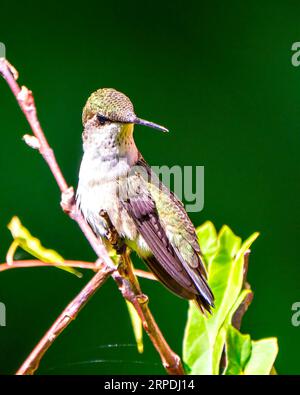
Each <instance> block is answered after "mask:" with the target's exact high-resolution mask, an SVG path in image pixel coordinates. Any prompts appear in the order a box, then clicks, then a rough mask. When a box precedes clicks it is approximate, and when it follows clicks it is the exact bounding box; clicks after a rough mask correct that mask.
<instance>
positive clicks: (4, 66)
mask: <svg viewBox="0 0 300 395" xmlns="http://www.w3.org/2000/svg"><path fill="white" fill-rule="evenodd" d="M0 74H1V75H2V76H3V78H4V79H5V81H6V82H7V84H8V85H9V87H10V89H11V91H12V93H13V94H14V96H15V97H16V99H17V101H18V104H19V106H20V108H21V110H22V111H23V113H24V115H25V117H26V119H27V121H28V123H29V125H30V127H31V129H32V132H33V135H34V136H24V140H25V142H26V143H27V144H28V145H29V146H30V147H32V148H35V149H38V150H39V152H40V154H41V155H42V156H43V158H44V160H45V161H46V163H47V164H48V166H49V168H50V170H51V172H52V175H53V176H54V178H55V180H56V183H57V185H58V187H59V189H60V191H61V193H62V201H61V205H62V208H63V209H64V211H65V212H66V213H67V214H68V215H69V216H70V217H71V218H72V219H73V220H75V221H76V222H77V224H78V225H79V227H80V229H81V231H82V232H83V234H84V236H85V237H86V239H87V240H88V242H89V243H90V245H91V247H92V248H93V250H94V251H95V253H96V255H97V256H98V258H99V260H100V261H101V264H102V265H104V266H102V270H104V271H105V273H108V274H107V276H109V275H112V277H113V278H114V280H115V281H116V283H117V284H118V287H119V289H120V290H121V292H122V295H123V296H124V297H125V298H126V299H127V300H130V301H131V302H132V304H133V305H134V306H135V308H136V309H137V312H138V314H139V316H140V318H141V319H142V321H143V324H144V328H145V329H146V330H147V333H148V334H149V336H150V338H151V340H152V342H153V344H154V346H155V348H156V349H157V350H158V351H159V354H160V356H161V359H162V362H163V365H164V367H165V368H166V370H167V372H168V373H170V374H184V370H183V367H182V364H181V361H180V358H179V357H178V356H177V355H176V354H175V353H174V352H173V351H172V350H171V348H170V347H169V346H167V347H166V345H167V342H166V340H165V339H164V337H163V335H162V333H161V331H160V330H159V328H158V326H157V324H156V323H155V321H154V318H153V316H152V314H151V313H150V310H149V308H148V309H147V310H145V309H144V308H143V307H142V305H143V304H141V303H140V302H138V303H137V301H138V296H139V295H137V293H136V292H135V291H134V288H135V283H134V282H133V283H130V281H131V279H129V280H128V279H124V278H123V277H122V276H120V274H119V273H118V272H117V271H116V270H115V265H114V263H113V262H112V260H111V259H110V257H109V255H108V253H107V251H106V249H105V247H104V245H103V243H102V242H101V240H100V239H99V238H97V237H96V236H95V234H94V233H93V231H92V230H91V228H90V226H89V225H88V224H87V222H86V221H85V220H84V218H83V216H82V214H81V212H80V211H79V210H77V208H76V203H75V199H74V191H73V188H72V187H69V186H68V184H67V182H66V180H65V178H64V176H63V174H62V171H61V170H60V167H59V165H58V163H57V161H56V158H55V155H54V152H53V150H52V149H51V147H50V146H49V144H48V141H47V139H46V137H45V134H44V132H43V130H42V128H41V125H40V123H39V120H38V117H37V112H36V107H35V103H34V98H33V95H32V92H31V91H29V90H28V89H27V88H26V87H24V86H23V87H22V88H20V86H19V85H18V83H17V82H16V79H17V72H16V70H15V68H14V67H13V66H11V65H10V64H9V63H8V62H7V61H6V60H5V59H4V58H1V59H0ZM100 276H101V272H97V273H96V274H95V276H94V278H93V279H92V280H91V281H90V282H89V283H88V284H87V285H86V287H85V288H84V289H83V291H82V292H85V295H87V297H86V298H84V299H83V301H82V303H81V301H80V299H79V300H77V298H75V299H74V300H73V302H71V304H70V305H69V306H68V307H67V309H68V308H69V309H70V310H71V311H72V314H73V315H71V317H72V316H76V314H77V313H78V311H79V310H80V309H81V308H82V306H83V305H84V304H85V303H86V302H87V300H88V299H89V297H90V296H91V295H93V294H94V293H95V291H96V290H97V288H98V287H100V286H101V284H102V283H101V281H98V279H99V277H100ZM93 280H94V281H93ZM80 295H82V293H80V294H79V295H78V296H80ZM64 313H65V311H64V312H63V313H62V314H64ZM67 313H68V310H67ZM65 317H66V316H65V315H64V316H62V315H61V316H60V317H59V318H58V320H56V322H55V323H54V324H53V326H52V327H51V328H50V334H52V333H54V335H55V336H54V337H53V340H55V338H56V337H57V336H58V335H59V334H60V333H61V331H62V330H63V329H64V328H65V327H66V326H67V325H68V324H69V321H70V320H71V319H69V318H67V319H66V318H65ZM67 317H69V316H67ZM65 320H66V321H67V322H65ZM48 333H49V332H47V334H48ZM47 334H46V335H45V336H44V337H43V339H42V340H41V341H40V342H39V343H38V345H37V346H36V348H35V349H34V350H33V351H32V353H31V354H30V355H29V357H28V359H27V360H26V361H25V362H24V364H23V365H22V367H21V368H20V370H19V371H18V374H32V372H33V371H34V370H36V369H37V367H38V364H39V361H40V359H41V358H42V356H43V355H44V353H45V352H46V351H47V349H48V348H49V347H50V345H51V344H52V342H53V341H52V340H51V339H52V337H51V338H50V340H49V337H47Z"/></svg>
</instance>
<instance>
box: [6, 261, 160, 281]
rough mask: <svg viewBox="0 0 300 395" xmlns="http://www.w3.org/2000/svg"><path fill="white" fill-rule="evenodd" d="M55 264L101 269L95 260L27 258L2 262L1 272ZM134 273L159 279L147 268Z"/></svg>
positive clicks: (151, 278) (142, 276) (155, 279)
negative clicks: (60, 260)
mask: <svg viewBox="0 0 300 395" xmlns="http://www.w3.org/2000/svg"><path fill="white" fill-rule="evenodd" d="M55 266H67V267H76V268H79V269H90V270H94V271H98V270H99V268H98V266H97V264H96V263H94V262H85V261H72V260H67V261H64V262H63V264H62V263H61V262H57V263H55V262H54V263H49V262H42V261H39V260H37V259H26V260H18V261H12V262H11V263H6V262H5V263H0V272H4V271H6V270H10V269H24V268H29V267H55ZM134 273H135V275H136V276H138V277H141V278H146V279H148V280H154V281H157V278H156V277H155V276H154V274H152V273H150V272H147V271H145V270H140V269H134Z"/></svg>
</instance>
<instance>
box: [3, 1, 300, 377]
mask: <svg viewBox="0 0 300 395" xmlns="http://www.w3.org/2000/svg"><path fill="white" fill-rule="evenodd" d="M0 12H1V21H0V41H2V42H4V43H5V44H6V47H7V58H8V59H9V60H10V61H11V62H12V63H13V64H14V65H15V66H16V67H17V69H18V70H19V72H20V80H19V81H20V83H21V84H26V85H27V86H28V87H29V88H30V89H32V90H33V91H34V94H35V99H36V103H37V107H38V111H39V117H40V121H41V123H42V125H43V127H44V130H45V132H46V134H47V137H48V139H49V142H50V143H51V145H52V146H53V147H54V149H55V152H56V155H57V159H58V161H59V164H60V165H61V167H62V169H63V171H64V174H65V176H66V178H67V180H68V182H69V183H70V184H72V185H74V186H76V184H77V173H78V169H79V165H80V159H81V153H82V149H81V131H82V125H81V110H82V107H83V105H84V103H85V100H86V99H87V97H88V96H89V94H90V93H91V92H92V91H94V90H95V89H98V88H100V87H114V88H117V89H118V90H121V91H123V92H124V93H126V94H127V95H128V96H129V97H130V98H131V99H132V101H133V103H134V105H135V109H136V112H137V113H138V114H139V116H141V117H142V118H146V119H149V120H152V121H154V122H158V123H161V124H163V125H165V126H167V127H168V128H169V129H170V130H171V133H169V134H168V135H166V134H162V133H158V132H155V131H153V132H152V131H151V130H150V129H149V130H148V129H146V128H142V127H137V128H136V129H137V130H136V133H135V137H136V141H137V145H138V147H139V148H140V150H141V152H142V153H143V155H144V157H145V159H146V160H147V161H148V162H149V163H150V164H152V165H169V166H172V165H175V164H176V165H182V166H183V165H203V166H205V207H204V210H203V211H202V212H201V213H197V214H196V213H193V214H192V215H191V218H192V220H193V222H194V224H195V225H199V224H201V223H203V222H204V221H205V220H208V219H209V220H212V221H213V222H214V223H215V224H216V226H217V227H218V228H220V227H221V225H222V224H228V225H229V226H231V227H232V229H233V230H234V231H235V232H236V233H237V234H239V235H241V236H242V237H243V238H245V237H247V236H248V235H250V234H251V233H252V232H253V231H256V230H258V231H260V232H261V236H260V237H259V239H258V241H256V242H255V244H254V246H253V248H252V255H251V260H250V270H249V281H250V282H251V285H252V288H253V290H254V291H255V298H254V301H253V304H252V306H251V308H250V309H249V311H248V312H247V314H246V316H245V318H244V322H243V326H242V330H243V332H245V333H251V336H252V338H254V339H258V338H261V337H267V336H277V337H278V339H279V346H280V352H279V356H278V359H277V363H276V368H277V370H278V372H279V373H281V374H299V373H300V364H299V355H300V342H299V335H300V327H298V328H296V327H293V326H292V324H291V315H292V311H291V306H292V304H293V303H294V302H297V301H299V299H300V295H299V281H300V271H299V252H298V250H299V205H298V201H299V192H300V183H299V169H298V152H299V136H300V134H299V127H300V123H299V119H300V68H296V67H293V66H292V64H291V55H292V52H291V46H292V43H294V42H295V41H300V25H299V12H300V5H299V3H298V4H297V2H296V1H280V2H279V1H264V2H261V1H251V2H250V1H248V2H234V1H227V2H221V1H219V2H217V1H211V2H200V1H197V2H196V1H195V2H191V1H185V2H183V1H182V2H180V1H165V2H163V1H151V2H149V1H144V2H140V1H127V2H121V1H115V2H107V1H105V2H104V1H101V0H98V1H96V2H93V1H87V2H81V3H80V5H79V4H78V5H76V4H75V3H74V2H72V3H69V4H67V3H66V2H65V3H64V4H59V3H57V4H56V3H54V2H48V3H41V2H32V1H27V2H17V3H14V5H12V3H11V2H8V1H2V3H1V11H0ZM0 120H1V122H0V133H1V151H0V152H1V154H0V172H1V194H0V247H1V251H0V253H1V261H4V259H5V254H6V251H7V249H8V247H9V244H10V242H11V237H10V234H9V232H8V230H7V229H6V225H7V223H8V222H9V220H10V218H11V217H12V216H13V215H18V216H19V217H20V218H21V220H22V221H23V223H24V224H25V225H26V226H27V227H28V228H29V229H30V230H31V232H32V233H33V234H34V235H36V236H38V237H39V238H40V239H41V240H42V241H43V243H44V245H46V246H49V247H52V248H55V249H56V250H58V251H59V252H60V253H61V254H62V255H63V256H64V257H65V258H69V259H84V260H94V259H95V257H94V254H93V253H92V251H91V249H90V247H89V245H88V244H87V242H86V240H85V239H84V237H83V236H82V234H81V233H80V231H79V229H78V228H77V226H76V224H75V223H73V222H72V221H70V220H69V219H68V217H67V216H65V215H64V214H63V213H62V212H61V210H60V207H59V199H60V196H59V193H58V189H57V186H56V184H55V183H54V181H53V179H52V177H51V175H50V173H49V170H48V168H47V167H46V165H45V163H44V162H43V160H42V159H41V157H40V156H39V154H38V153H36V152H33V151H32V150H30V149H29V148H28V147H26V146H25V144H24V143H23V142H22V141H21V136H22V135H23V134H25V133H28V132H30V131H29V127H28V125H27V123H26V121H25V120H24V117H23V115H22V114H21V112H20V110H19V108H18V107H17V105H16V103H15V99H14V98H13V96H12V94H11V92H10V91H9V89H8V88H7V86H6V85H5V83H4V82H3V81H0ZM24 257H26V256H25V254H23V253H19V254H18V258H19V259H20V258H24ZM90 276H91V274H90V273H88V272H85V276H84V278H83V279H77V278H76V277H75V276H72V275H70V274H68V273H65V272H63V271H61V270H57V269H54V268H49V269H48V268H46V269H45V268H41V269H24V270H21V269H20V270H11V271H9V272H5V273H1V275H0V301H1V302H3V303H5V304H6V308H7V326H6V327H0V373H2V374H4V373H6V374H7V373H8V374H10V373H13V372H14V371H15V370H16V369H17V368H18V366H19V365H20V363H21V362H22V361H23V360H24V359H25V357H26V356H27V354H28V353H29V352H30V350H31V349H32V348H33V346H34V345H35V344H36V342H37V341H38V340H39V338H40V337H41V336H42V335H43V334H44V332H45V330H46V329H47V328H48V327H49V326H50V324H51V323H52V322H53V320H54V319H55V318H56V317H57V315H58V314H59V313H60V311H61V310H62V309H63V308H64V307H65V306H66V304H67V303H68V302H69V301H70V300H71V299H72V298H73V297H74V296H75V295H76V294H77V293H78V292H79V290H80V289H81V288H82V287H83V286H84V284H85V283H86V281H87V280H88V278H89V277H90ZM141 282H142V287H143V289H144V292H145V293H147V294H148V295H150V299H151V302H150V303H151V304H150V306H151V308H152V310H153V313H154V314H155V317H156V318H157V321H158V323H159V325H160V326H161V329H162V330H163V332H164V333H165V335H166V338H167V339H168V341H169V343H170V345H172V347H173V348H174V349H175V350H176V351H177V352H179V353H180V352H181V343H182V335H183V328H184V324H185V319H186V314H187V303H186V302H185V301H183V300H180V299H178V298H176V297H175V296H173V295H172V294H170V293H169V292H168V291H166V290H165V289H164V288H163V287H162V286H160V285H158V284H157V283H152V282H149V281H147V280H142V281H141ZM109 345H110V347H109ZM114 345H118V346H114ZM128 345H129V346H128ZM130 345H131V346H130ZM132 345H134V338H133V335H132V330H131V327H130V322H129V318H128V314H127V311H126V306H125V304H124V301H123V300H122V298H121V296H120V294H119V292H118V290H117V289H116V286H115V284H114V282H113V281H112V280H109V281H108V282H107V283H106V284H105V285H104V287H103V288H102V289H101V291H100V292H98V294H97V295H96V296H95V297H94V298H93V299H92V300H91V302H90V303H89V304H88V305H87V306H86V308H85V309H84V310H83V311H82V312H81V314H80V315H79V318H78V319H77V320H76V321H75V322H74V323H73V324H72V325H71V326H70V327H69V328H68V329H67V330H66V331H65V332H64V333H63V335H62V336H61V337H60V338H59V339H58V340H57V341H56V342H55V344H54V345H53V347H52V348H51V349H50V350H49V352H48V353H47V355H46V356H45V358H44V359H43V361H42V364H41V367H40V370H39V373H43V374H63V373H73V374H75V373H78V374H79V373H94V374H104V373H112V374H116V373H162V372H163V369H162V368H161V366H160V361H159V358H158V356H157V354H156V352H155V351H154V350H153V347H152V345H151V343H150V342H149V341H148V339H146V341H145V353H144V354H143V355H139V354H138V353H137V351H136V348H135V347H134V346H132ZM95 360H97V361H98V362H93V361H95Z"/></svg>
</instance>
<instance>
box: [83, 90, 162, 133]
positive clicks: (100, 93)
mask: <svg viewBox="0 0 300 395" xmlns="http://www.w3.org/2000/svg"><path fill="white" fill-rule="evenodd" d="M90 120H94V121H96V122H97V123H98V126H99V128H101V127H104V126H105V125H106V124H108V123H124V124H138V125H145V126H149V127H151V128H154V129H158V130H161V131H163V132H168V129H166V128H164V127H163V126H160V125H157V124H156V123H153V122H149V121H145V120H144V119H141V118H138V117H137V116H136V115H135V113H134V108H133V104H132V103H131V101H130V99H129V98H128V97H127V96H126V95H124V93H121V92H118V91H116V90H115V89H112V88H104V89H98V90H97V91H96V92H94V93H92V94H91V96H90V97H89V98H88V100H87V102H86V105H85V106H84V109H83V113H82V122H83V125H84V126H86V124H87V122H88V121H90Z"/></svg>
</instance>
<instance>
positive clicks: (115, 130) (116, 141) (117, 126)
mask: <svg viewBox="0 0 300 395" xmlns="http://www.w3.org/2000/svg"><path fill="white" fill-rule="evenodd" d="M83 148H84V152H85V153H86V154H88V155H91V156H92V157H94V158H99V159H100V160H104V161H106V160H110V159H111V158H124V159H125V158H128V160H129V162H131V163H130V164H133V163H134V162H135V161H136V160H137V158H138V150H137V147H136V145H135V142H134V139H133V124H131V123H121V122H111V123H108V124H106V125H103V126H99V125H95V124H93V123H92V122H91V123H87V124H86V125H85V129H84V132H83Z"/></svg>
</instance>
